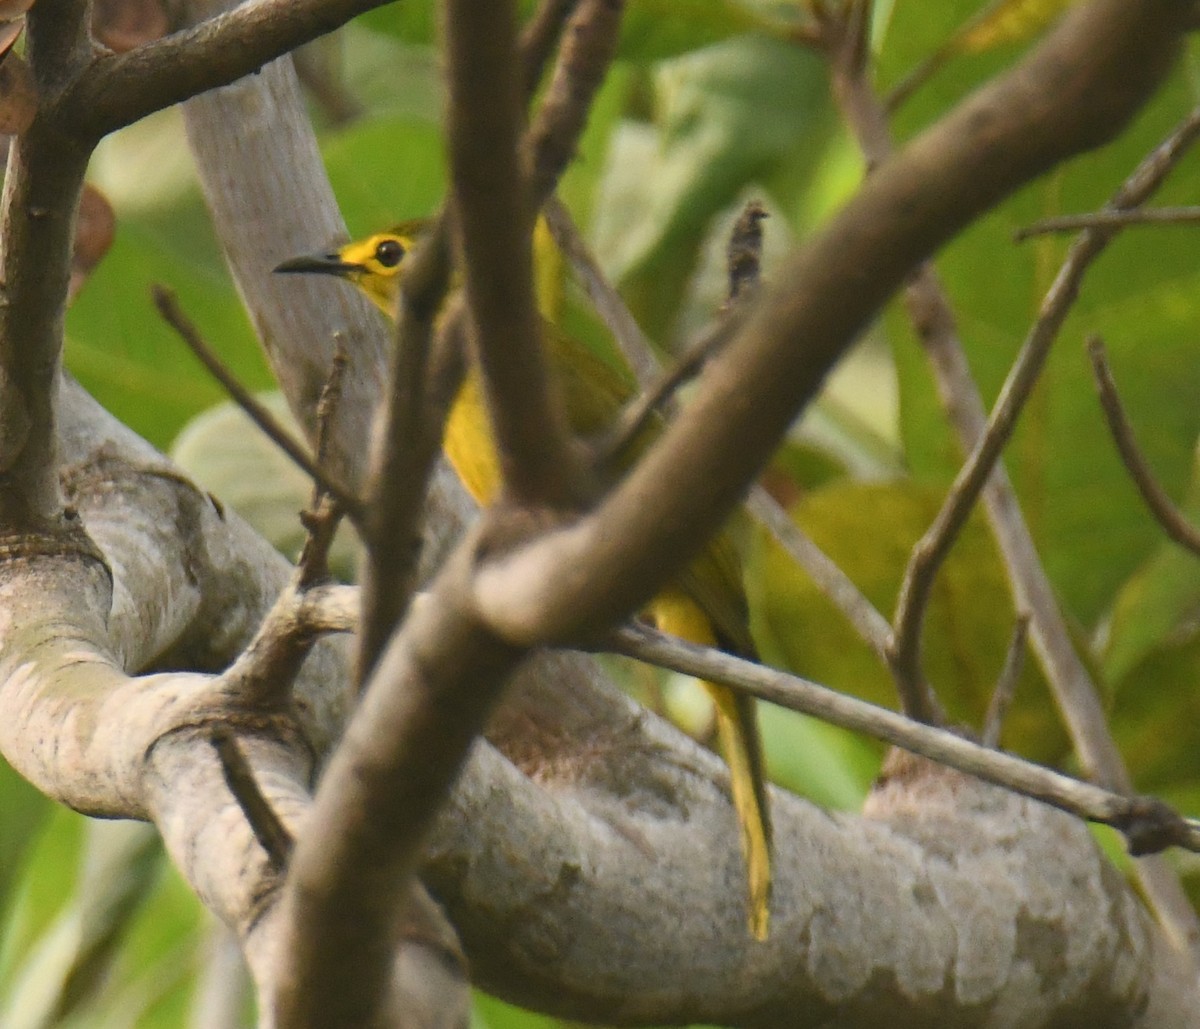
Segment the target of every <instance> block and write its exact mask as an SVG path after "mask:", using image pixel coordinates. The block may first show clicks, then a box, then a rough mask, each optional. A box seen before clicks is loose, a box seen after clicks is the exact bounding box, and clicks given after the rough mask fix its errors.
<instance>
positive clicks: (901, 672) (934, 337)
mask: <svg viewBox="0 0 1200 1029" xmlns="http://www.w3.org/2000/svg"><path fill="white" fill-rule="evenodd" d="M1198 135H1200V111H1197V112H1194V113H1193V114H1192V115H1191V116H1190V117H1189V118H1188V119H1186V120H1185V121H1184V122H1183V124H1182V125H1181V126H1180V127H1179V128H1178V129H1176V131H1175V132H1174V133H1172V135H1171V136H1170V137H1169V138H1168V139H1167V140H1166V141H1165V142H1164V143H1163V144H1162V145H1160V146H1159V147H1158V148H1156V149H1155V150H1154V151H1153V152H1152V153H1151V154H1150V155H1149V156H1147V157H1146V158H1145V159H1144V160H1143V161H1142V162H1141V164H1139V165H1138V167H1137V168H1136V169H1135V170H1134V171H1133V172H1132V174H1131V175H1130V176H1129V178H1128V179H1126V181H1125V182H1124V184H1123V185H1122V186H1121V188H1120V189H1119V190H1118V191H1117V192H1116V194H1115V195H1114V197H1113V199H1112V201H1111V202H1110V204H1109V207H1110V208H1111V209H1114V210H1124V209H1127V208H1131V207H1134V206H1136V205H1138V204H1141V203H1143V202H1145V200H1146V199H1148V198H1149V197H1150V196H1151V195H1152V194H1153V193H1154V191H1155V190H1156V189H1157V188H1158V187H1159V185H1161V183H1162V182H1163V180H1164V179H1165V178H1166V176H1167V174H1168V173H1169V172H1170V170H1171V169H1172V168H1173V167H1174V166H1175V164H1176V163H1177V162H1178V160H1179V158H1180V157H1181V156H1182V155H1183V153H1184V152H1185V151H1186V149H1187V147H1188V146H1189V145H1190V144H1191V142H1192V141H1194V140H1195V138H1196V137H1197V136H1198ZM1117 231H1118V227H1116V226H1109V227H1105V228H1094V229H1087V230H1085V231H1084V232H1083V233H1082V234H1081V235H1080V236H1079V238H1078V239H1077V240H1076V241H1075V242H1074V243H1073V244H1072V245H1071V249H1070V251H1069V252H1068V254H1067V257H1066V260H1064V261H1063V264H1062V267H1061V268H1060V269H1059V272H1058V275H1057V276H1056V277H1055V279H1054V282H1053V283H1052V284H1051V286H1050V289H1049V290H1048V291H1047V293H1046V297H1045V299H1044V300H1043V301H1042V307H1041V310H1040V311H1039V313H1038V318H1037V321H1036V322H1035V323H1034V325H1033V327H1032V328H1031V329H1030V331H1029V334H1028V335H1027V336H1026V338H1025V342H1024V343H1023V344H1022V346H1021V350H1020V352H1019V353H1018V355H1017V359H1016V360H1015V361H1014V362H1013V366H1012V368H1011V369H1010V370H1009V373H1008V376H1007V378H1006V379H1005V381H1004V385H1003V387H1002V388H1001V390H1000V395H999V397H998V398H997V400H996V404H995V406H994V407H993V408H992V412H991V414H990V415H989V416H988V419H987V423H986V425H985V426H984V428H983V431H982V432H981V433H980V434H979V435H978V438H976V439H975V440H974V441H973V446H972V449H971V452H970V455H969V456H968V458H967V460H966V462H965V463H964V464H963V466H962V468H960V469H959V472H958V475H956V476H955V478H954V483H953V485H952V486H951V488H950V491H949V492H948V493H947V495H946V499H945V501H944V502H943V504H942V507H941V509H940V510H939V511H938V514H937V516H936V518H935V519H934V521H933V523H932V524H931V525H930V527H929V529H928V530H927V531H926V533H925V535H924V536H922V537H921V539H920V541H919V542H918V543H917V545H916V546H915V547H914V548H913V552H912V556H911V557H910V559H909V563H908V567H907V568H906V569H905V574H904V581H903V583H902V584H901V588H900V596H899V599H898V601H897V604H896V615H895V619H894V623H893V624H894V626H895V635H894V640H893V643H892V645H891V646H890V647H889V652H890V653H891V655H892V661H891V663H892V666H893V668H894V670H895V672H896V674H897V676H900V677H904V678H908V679H912V678H915V677H916V676H919V674H920V667H921V627H922V625H923V622H924V617H925V611H926V608H927V607H928V603H929V596H930V593H931V591H932V589H933V584H934V581H935V580H936V578H937V573H938V570H939V569H940V567H941V565H942V562H943V561H944V560H945V558H946V555H947V554H948V553H949V552H950V548H951V547H952V546H953V545H954V542H955V540H957V538H958V535H959V533H960V532H961V530H962V527H963V526H964V525H965V524H966V522H967V518H968V517H969V515H970V512H971V510H972V508H973V507H974V505H975V501H976V500H977V499H978V497H979V495H980V493H981V492H982V491H983V490H984V487H985V486H986V485H987V484H988V481H989V479H990V478H991V476H992V473H993V469H994V468H995V467H996V463H997V461H998V460H999V458H1000V454H1001V452H1002V451H1003V450H1004V447H1005V446H1006V445H1007V444H1008V441H1009V439H1010V438H1011V437H1012V433H1013V430H1014V429H1015V428H1016V423H1017V419H1018V418H1019V417H1020V414H1021V411H1022V410H1023V409H1024V405H1025V401H1026V400H1027V399H1028V398H1029V395H1030V393H1031V392H1032V391H1033V387H1034V384H1035V383H1036V382H1037V378H1038V375H1039V374H1040V372H1041V369H1042V366H1043V364H1044V363H1045V360H1046V357H1047V356H1048V355H1049V352H1050V348H1051V346H1052V345H1053V343H1054V341H1055V340H1056V339H1057V338H1058V334H1059V330H1060V329H1061V328H1062V324H1063V322H1064V321H1065V320H1066V317H1067V314H1068V312H1069V311H1070V309H1071V307H1072V305H1073V304H1074V302H1075V299H1076V297H1077V296H1078V295H1079V287H1080V284H1081V282H1082V281H1083V276H1084V273H1085V272H1086V271H1087V269H1088V268H1089V267H1090V266H1091V264H1092V262H1093V261H1094V260H1095V259H1096V258H1097V257H1099V255H1100V254H1101V252H1102V251H1103V250H1104V248H1105V247H1106V246H1107V245H1108V243H1109V241H1110V240H1111V239H1112V238H1113V236H1114V235H1115V234H1116V232H1117ZM909 299H910V304H912V305H913V306H915V307H919V308H921V309H922V312H923V315H924V321H923V322H922V324H921V325H919V330H921V329H923V333H922V334H923V336H924V342H925V345H926V346H927V347H928V348H930V349H931V352H935V351H936V352H940V353H941V355H942V356H941V357H938V354H937V353H936V352H935V353H934V358H935V364H936V362H937V361H939V360H941V361H943V362H946V363H945V366H944V367H942V368H941V371H940V372H939V374H943V375H944V374H945V371H946V370H947V369H948V368H950V367H951V362H952V363H953V367H955V368H958V367H960V366H961V365H962V364H963V362H962V361H961V359H960V358H957V357H954V356H951V355H950V354H948V353H947V351H949V350H951V349H957V348H958V344H957V339H956V336H955V333H954V330H953V316H952V315H951V314H950V312H949V308H948V305H947V303H946V301H945V299H944V296H943V294H942V292H941V288H940V286H939V285H938V283H937V281H936V277H935V276H934V273H933V272H932V271H931V270H929V269H928V268H927V269H925V270H923V271H922V272H921V273H920V275H918V276H917V278H916V279H915V280H914V283H913V285H912V286H910V294H909ZM943 392H944V393H945V394H946V395H947V396H949V397H951V398H952V399H953V402H954V403H958V404H960V405H961V404H963V403H965V402H966V399H965V398H966V397H967V396H969V395H973V394H975V393H976V392H977V391H976V389H975V387H974V385H973V384H971V385H967V384H966V383H962V384H958V385H957V387H956V388H946V389H944V390H943ZM952 414H953V412H952ZM963 414H965V412H960V417H959V418H956V419H955V422H956V426H957V425H959V424H963V422H962V416H963ZM967 438H968V439H969V438H970V437H969V436H968V437H967ZM1031 574H1032V573H1031ZM1034 614H1035V629H1036V628H1037V621H1038V619H1037V617H1036V612H1035V613H1034ZM1063 638H1064V639H1065V638H1066V637H1065V632H1064V637H1063ZM1077 704H1078V705H1079V710H1084V709H1090V708H1092V707H1093V706H1094V704H1093V701H1091V700H1087V699H1085V698H1084V697H1083V696H1082V695H1081V696H1080V697H1078V698H1077ZM1064 706H1066V705H1064ZM1068 709H1069V708H1068ZM1095 717H1096V719H1097V721H1098V723H1099V724H1103V715H1102V713H1101V712H1100V711H1099V710H1098V708H1096V711H1095ZM1099 724H1098V725H1097V729H1096V730H1095V732H1099V731H1100V730H1099ZM1095 732H1092V731H1089V733H1088V734H1087V735H1088V736H1089V737H1091V736H1094V735H1095ZM1105 732H1106V731H1105ZM1081 739H1082V737H1081ZM1099 746H1104V745H1103V744H1099ZM1105 749H1107V748H1105ZM1106 763H1109V762H1107V761H1106ZM1114 767H1115V766H1114Z"/></svg>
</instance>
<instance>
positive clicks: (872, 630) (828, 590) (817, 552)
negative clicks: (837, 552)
mask: <svg viewBox="0 0 1200 1029" xmlns="http://www.w3.org/2000/svg"><path fill="white" fill-rule="evenodd" d="M746 508H747V510H749V512H750V513H751V514H752V515H753V516H754V517H755V518H756V519H757V520H758V521H759V523H760V524H761V525H763V526H764V527H765V528H766V529H767V530H768V531H769V532H770V533H771V535H772V536H774V537H775V541H776V542H777V543H778V544H779V545H780V546H781V547H783V549H784V550H785V551H787V553H788V555H789V556H790V557H791V558H792V560H793V561H795V562H796V564H797V565H799V566H800V567H801V568H803V569H804V571H806V572H807V573H808V575H809V577H810V578H811V579H812V580H813V582H814V584H815V585H816V587H817V589H819V590H820V591H821V593H822V594H823V595H824V596H825V597H827V598H828V599H829V600H830V601H831V602H832V603H833V604H834V606H835V607H837V608H838V610H839V611H841V612H842V614H844V615H845V616H846V618H847V619H848V620H849V622H850V624H851V625H852V626H853V627H854V629H855V631H856V632H857V633H858V634H859V636H861V637H862V639H863V640H864V641H865V642H866V643H867V645H868V646H869V647H870V648H871V649H872V650H873V651H875V653H876V655H878V657H879V659H880V660H881V661H883V662H884V663H885V664H886V661H887V657H886V653H887V641H888V639H889V637H890V636H891V631H892V627H891V626H890V625H889V624H888V620H887V619H886V618H884V617H883V615H882V614H880V613H879V611H878V610H877V609H876V607H875V606H874V605H873V604H872V603H871V602H870V601H869V600H868V599H867V598H866V597H865V596H864V595H863V594H862V593H861V592H860V591H859V588H858V587H857V586H855V585H854V583H853V582H852V581H851V579H850V577H849V576H848V575H847V574H846V573H845V572H844V571H842V569H841V568H840V567H839V566H838V564H837V562H836V561H834V560H833V559H832V558H831V557H829V555H828V554H826V553H825V552H824V551H823V550H821V548H820V547H818V546H817V545H816V544H815V543H814V542H813V541H812V540H811V539H810V538H809V537H808V535H807V534H806V533H805V532H804V530H803V529H801V528H800V527H799V526H798V525H797V524H796V523H795V522H794V521H792V519H791V518H789V517H788V513H787V512H786V511H785V510H784V509H783V508H782V507H781V506H780V504H779V503H778V501H776V500H775V498H774V497H772V496H771V495H770V494H769V493H768V492H767V491H766V490H764V489H762V488H761V487H755V488H754V489H753V490H751V491H750V496H749V498H748V499H747V500H746ZM934 721H936V719H935V720H934Z"/></svg>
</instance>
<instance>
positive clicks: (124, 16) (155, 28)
mask: <svg viewBox="0 0 1200 1029" xmlns="http://www.w3.org/2000/svg"><path fill="white" fill-rule="evenodd" d="M0 2H3V0H0ZM170 31H171V23H170V19H169V18H168V17H167V12H166V7H165V5H164V4H163V2H162V0H96V3H95V5H94V6H93V8H92V35H94V36H95V37H96V38H97V39H98V40H99V41H100V42H101V43H103V44H104V45H105V46H106V47H108V48H109V49H110V50H115V51H117V52H118V53H121V52H123V51H126V50H132V49H133V48H134V47H138V46H141V45H142V44H143V43H150V42H153V41H154V40H156V39H161V38H162V37H163V36H165V35H166V34H167V33H168V32H170Z"/></svg>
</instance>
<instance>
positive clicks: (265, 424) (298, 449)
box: [150, 285, 364, 522]
mask: <svg viewBox="0 0 1200 1029" xmlns="http://www.w3.org/2000/svg"><path fill="white" fill-rule="evenodd" d="M150 293H151V296H152V297H153V298H154V306H155V307H157V308H158V313H159V314H161V315H162V317H163V320H164V321H165V322H166V323H167V324H168V325H170V326H171V328H173V329H174V330H175V331H176V332H177V333H178V334H179V337H180V339H182V340H183V341H184V342H185V343H186V344H187V346H188V349H189V350H191V352H192V353H193V354H195V355H196V358H197V359H198V360H199V361H200V363H201V364H203V365H204V367H205V368H207V369H208V371H209V374H211V375H212V377H213V378H214V379H216V380H217V381H218V382H219V383H220V384H221V385H222V387H224V389H225V392H227V393H228V394H229V395H230V397H231V398H232V399H233V401H234V402H235V403H236V404H237V405H238V407H240V408H241V409H242V410H243V411H245V412H246V414H247V416H248V417H249V418H250V419H251V421H253V422H254V424H255V425H257V426H258V427H259V428H260V429H262V431H263V432H264V433H265V434H266V435H267V437H268V438H269V439H270V440H271V441H272V442H273V443H274V444H275V445H276V446H277V447H279V449H280V450H282V451H283V452H284V453H285V454H287V456H288V457H290V458H291V459H292V461H293V462H294V463H295V464H296V466H297V467H298V468H300V470H301V471H303V472H304V473H305V474H306V475H308V477H309V478H310V479H312V480H313V482H314V483H316V484H317V485H318V486H320V487H321V489H323V490H324V491H325V492H326V493H328V494H329V495H330V496H332V497H334V498H335V499H336V500H337V502H338V503H339V504H341V505H342V507H343V508H345V510H346V511H347V513H348V514H349V515H350V516H351V517H352V518H353V519H354V520H355V521H359V522H361V520H362V518H363V512H364V509H363V504H362V501H360V500H359V499H358V498H357V497H356V496H354V494H353V493H351V492H350V491H349V490H348V489H346V488H345V487H344V486H343V485H342V484H341V483H339V482H336V481H335V480H334V479H333V478H332V477H331V476H330V474H329V473H328V472H326V471H324V470H323V469H322V468H321V467H320V465H318V464H317V462H316V461H314V460H313V458H312V456H311V455H310V454H309V453H308V451H307V449H306V448H305V447H304V446H303V444H301V443H299V442H298V441H297V440H295V439H293V438H292V434H291V433H290V432H288V430H287V429H285V428H284V427H283V426H282V425H281V424H280V423H279V419H277V418H276V417H275V416H274V415H273V414H271V412H270V411H268V410H267V409H266V407H264V406H263V405H262V404H261V403H259V401H258V400H257V399H256V398H255V397H254V394H253V393H251V392H250V391H249V390H248V389H246V387H245V386H243V385H242V384H241V383H240V382H238V380H237V376H235V375H234V374H233V373H232V372H231V371H230V370H229V369H228V368H227V367H225V364H224V363H223V362H222V361H221V359H220V358H219V357H218V356H217V355H216V353H215V352H214V351H213V349H212V348H211V347H210V346H209V345H208V344H207V343H205V341H204V338H203V337H202V336H201V335H200V333H199V331H198V330H197V329H196V326H195V325H193V324H192V323H191V321H189V320H188V317H187V315H185V314H184V313H183V310H182V308H180V306H179V299H178V297H176V296H175V294H174V292H172V291H171V290H169V289H167V287H166V286H159V285H155V286H152V287H151V288H150Z"/></svg>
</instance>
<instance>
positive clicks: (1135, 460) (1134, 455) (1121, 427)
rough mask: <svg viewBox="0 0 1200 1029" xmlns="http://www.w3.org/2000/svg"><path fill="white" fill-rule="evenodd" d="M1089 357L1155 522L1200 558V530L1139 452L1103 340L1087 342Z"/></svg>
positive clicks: (1115, 433) (1121, 446)
mask: <svg viewBox="0 0 1200 1029" xmlns="http://www.w3.org/2000/svg"><path fill="white" fill-rule="evenodd" d="M1087 352H1088V357H1090V358H1091V360H1092V370H1093V372H1095V375H1096V388H1097V390H1098V391H1099V393H1100V406H1101V407H1102V408H1103V409H1104V417H1105V418H1106V419H1107V421H1108V428H1109V431H1111V432H1112V437H1113V442H1115V443H1116V445H1117V450H1118V451H1120V454H1121V460H1122V461H1124V462H1125V467H1126V468H1127V469H1128V471H1129V475H1130V478H1132V479H1133V481H1134V484H1135V485H1136V486H1137V488H1138V492H1139V493H1141V495H1142V499H1143V500H1144V501H1145V502H1146V506H1147V507H1148V508H1150V512H1151V514H1153V515H1154V520H1155V521H1157V522H1158V524H1159V525H1160V526H1161V527H1162V530H1163V532H1165V533H1166V534H1167V535H1168V536H1169V537H1170V538H1171V539H1173V540H1174V541H1175V542H1176V543H1178V544H1179V545H1180V546H1181V547H1184V548H1185V549H1187V550H1189V551H1191V552H1192V553H1193V554H1196V555H1197V556H1200V529H1197V528H1196V526H1194V525H1193V524H1192V523H1191V521H1190V520H1189V519H1188V518H1187V516H1186V515H1185V514H1184V513H1183V512H1182V511H1180V510H1179V508H1178V507H1176V506H1175V504H1174V503H1173V502H1172V500H1171V498H1170V497H1169V496H1167V491H1166V490H1164V489H1163V488H1162V485H1161V484H1160V483H1159V481H1158V480H1157V479H1156V478H1155V477H1154V473H1153V472H1152V471H1151V470H1150V466H1149V465H1148V464H1147V463H1146V459H1145V457H1143V456H1142V452H1141V450H1139V449H1138V445H1137V440H1135V439H1134V437H1133V426H1131V425H1130V424H1129V419H1128V417H1126V415H1125V409H1124V408H1123V407H1122V405H1121V398H1120V396H1119V395H1118V393H1117V384H1116V383H1115V382H1114V381H1113V377H1112V369H1111V368H1110V367H1109V365H1108V358H1107V357H1106V356H1105V353H1104V343H1103V342H1102V341H1101V339H1100V337H1098V336H1093V337H1091V339H1089V340H1088V342H1087Z"/></svg>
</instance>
